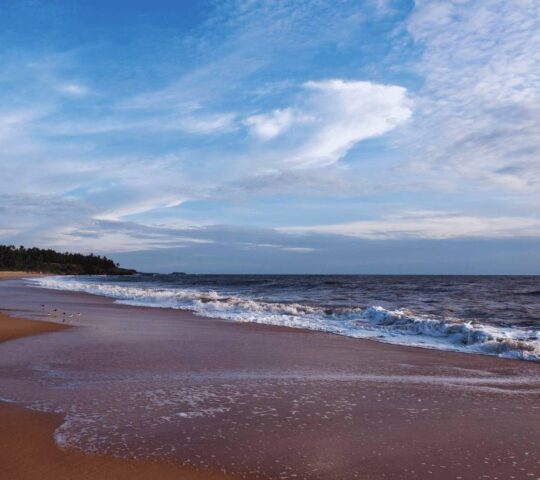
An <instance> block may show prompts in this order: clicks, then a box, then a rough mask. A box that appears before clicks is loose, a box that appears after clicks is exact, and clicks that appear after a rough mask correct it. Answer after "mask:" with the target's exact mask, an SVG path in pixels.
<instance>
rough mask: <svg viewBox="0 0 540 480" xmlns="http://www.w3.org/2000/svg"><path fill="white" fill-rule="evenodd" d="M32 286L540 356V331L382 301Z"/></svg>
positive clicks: (48, 281)
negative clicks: (333, 304) (331, 303)
mask: <svg viewBox="0 0 540 480" xmlns="http://www.w3.org/2000/svg"><path fill="white" fill-rule="evenodd" d="M31 282H32V283H33V284H34V285H37V286H40V287H44V288H51V289H57V290H71V291H78V292H87V293H92V294H96V295H102V296H106V297H110V298H114V299H116V300H117V301H118V302H119V303H125V304H130V305H141V306H150V307H162V308H177V309H188V310H192V311H194V312H195V313H197V314H199V315H203V316H207V317H214V318H223V319H226V320H233V321H240V322H255V323H263V324H271V325H280V326H286V327H293V328H305V329H310V330H317V331H323V332H330V333H335V334H340V335H346V336H349V337H355V338H370V339H375V340H380V341H384V342H389V343H395V344H402V345H411V346H418V347H425V348H436V349H442V350H453V351H461V352H474V353H484V354H490V355H497V356H500V357H506V358H516V359H522V360H532V361H540V332H539V331H538V330H531V329H525V328H519V327H504V326H491V325H486V324H481V323H472V322H463V321H461V320H459V319H448V318H432V317H427V316H424V315H418V314H415V313H413V312H410V311H408V310H405V309H397V310H388V309H385V308H383V307H380V306H372V307H369V308H366V309H361V308H349V309H339V310H331V309H325V308H321V307H315V306H309V305H302V304H298V303H277V302H276V303H273V302H266V301H261V300H256V299H252V298H244V297H240V296H236V295H224V294H219V293H217V292H215V291H212V290H201V289H190V288H159V287H155V286H131V285H118V284H112V283H99V282H96V281H87V280H84V279H78V278H74V277H40V278H34V279H31Z"/></svg>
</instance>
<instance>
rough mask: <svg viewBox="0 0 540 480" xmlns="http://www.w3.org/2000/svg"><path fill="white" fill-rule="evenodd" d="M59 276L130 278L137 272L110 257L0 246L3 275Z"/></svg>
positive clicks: (0, 264)
mask: <svg viewBox="0 0 540 480" xmlns="http://www.w3.org/2000/svg"><path fill="white" fill-rule="evenodd" d="M2 270H20V271H25V272H41V273H57V274H65V275H131V274H133V273H135V270H131V269H127V268H121V267H120V265H119V264H118V263H114V262H113V261H112V260H111V259H109V258H107V257H102V256H99V255H94V254H92V253H91V254H90V255H83V254H81V253H69V252H65V253H60V252H56V251H54V250H51V249H41V248H25V247H23V246H20V247H18V248H17V247H15V246H14V245H0V271H2Z"/></svg>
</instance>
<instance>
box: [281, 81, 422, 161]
mask: <svg viewBox="0 0 540 480" xmlns="http://www.w3.org/2000/svg"><path fill="white" fill-rule="evenodd" d="M305 87H306V89H308V91H310V98H309V100H308V108H309V113H308V115H310V116H313V117H315V119H316V121H315V125H316V126H315V128H314V129H313V131H311V132H310V135H309V137H308V138H307V141H306V142H305V143H304V144H303V145H302V146H301V148H299V149H298V151H296V152H295V153H293V155H292V158H291V161H292V162H294V163H297V164H300V165H303V166H308V165H309V166H312V165H325V164H330V163H334V162H336V161H338V160H339V159H340V158H342V157H343V156H345V154H346V153H347V152H348V150H349V149H350V148H352V147H353V146H354V145H355V144H356V143H358V142H360V141H362V140H366V139H368V138H373V137H378V136H380V135H384V134H385V133H387V132H389V131H390V130H392V129H394V128H395V127H397V126H398V125H399V124H401V123H403V122H405V121H406V120H407V119H408V118H409V117H410V116H411V113H412V111H411V106H410V102H409V100H408V99H407V94H406V93H407V92H406V90H405V88H403V87H399V86H395V85H380V84H375V83H372V82H361V81H344V80H340V79H335V80H325V81H318V82H313V81H312V82H307V83H306V84H305Z"/></svg>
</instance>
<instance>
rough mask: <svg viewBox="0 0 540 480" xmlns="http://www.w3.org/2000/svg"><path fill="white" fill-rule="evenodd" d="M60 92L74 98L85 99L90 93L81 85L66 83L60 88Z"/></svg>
mask: <svg viewBox="0 0 540 480" xmlns="http://www.w3.org/2000/svg"><path fill="white" fill-rule="evenodd" d="M58 90H59V91H60V92H62V93H64V94H66V95H70V96H73V97H84V96H86V95H88V94H89V93H90V89H89V88H88V87H87V86H86V85H82V84H80V83H64V84H62V85H60V86H59V87H58Z"/></svg>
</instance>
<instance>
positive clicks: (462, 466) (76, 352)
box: [0, 281, 540, 479]
mask: <svg viewBox="0 0 540 480" xmlns="http://www.w3.org/2000/svg"><path fill="white" fill-rule="evenodd" d="M43 303H45V304H46V305H47V307H46V308H45V309H44V310H43V311H42V309H41V307H40V305H41V304H43ZM0 305H2V306H3V307H5V308H10V309H11V312H12V313H13V314H14V315H17V316H27V317H31V318H35V319H40V318H41V319H46V318H47V312H48V311H50V308H51V307H52V306H55V308H58V309H59V310H62V311H65V312H67V313H68V314H69V315H73V317H69V318H70V319H69V320H68V323H70V324H73V325H75V326H78V327H80V328H73V329H70V330H67V331H63V332H59V333H54V334H50V335H44V336H41V337H31V338H25V339H21V340H17V341H16V342H7V343H5V344H3V345H2V346H1V347H0V388H1V391H2V392H3V393H6V392H7V393H9V395H11V398H14V399H16V400H17V401H18V402H20V403H21V404H24V405H28V406H35V405H36V402H37V404H39V405H42V406H47V407H48V408H50V407H51V406H54V407H55V408H56V409H58V411H62V412H64V414H65V415H66V417H64V418H62V417H58V416H55V417H54V418H55V421H56V422H61V421H64V423H63V424H62V426H61V427H60V428H59V429H57V433H58V432H61V434H62V435H61V436H59V437H57V440H58V439H59V440H60V441H61V443H62V442H64V443H65V445H66V446H67V447H69V448H70V449H71V451H72V452H73V451H74V449H75V450H76V449H78V448H82V449H84V450H86V451H92V449H95V451H98V452H100V453H108V454H113V455H123V456H130V455H135V456H137V457H138V458H149V459H153V460H157V461H160V462H163V461H167V462H172V463H176V464H181V465H185V466H195V467H200V468H203V467H204V468H210V469H214V470H221V469H223V470H225V471H226V472H228V473H234V474H236V475H237V476H238V477H240V478H306V479H308V478H309V479H348V478H360V479H382V478H390V479H409V478H411V479H413V478H419V479H424V478H437V479H457V478H462V479H476V478H493V479H494V478H499V479H510V478H515V479H522V478H523V479H530V478H540V457H539V452H538V445H540V429H538V428H536V427H535V426H536V425H540V365H538V364H533V363H529V362H521V361H511V360H502V359H498V358H493V357H487V356H480V355H465V354H459V353H445V352H439V351H433V350H427V349H416V348H408V347H400V346H393V345H385V344H381V343H377V342H373V341H364V340H356V339H350V338H345V337H338V336H335V335H328V334H324V333H317V332H306V331H300V330H291V329H285V328H275V327H269V326H265V325H255V324H238V323H230V322H225V321H220V320H215V319H206V318H200V317H196V316H194V315H192V314H190V313H189V312H182V311H174V310H168V309H151V308H139V307H132V306H125V305H118V304H114V303H113V302H112V301H111V300H109V299H105V298H100V297H96V296H92V295H86V294H76V293H71V292H59V291H48V290H44V289H38V288H34V289H30V288H28V287H26V286H24V285H23V284H22V282H20V281H8V282H1V283H0ZM77 313H81V315H80V317H79V316H78V315H77ZM38 339H39V340H38ZM36 384H39V388H36V386H35V385H36ZM39 402H42V403H39ZM32 415H34V413H32ZM35 415H38V414H35ZM46 417H48V415H46ZM43 418H44V417H43ZM66 418H68V420H69V421H66ZM95 419H98V420H95ZM55 425H58V423H56V424H55ZM53 429H54V425H53V426H52V427H51V428H50V429H49V433H50V432H51V430H53ZM81 432H83V433H81ZM73 455H77V454H75V453H73ZM85 458H87V457H85ZM21 478H25V477H21ZM55 478H61V477H55ZM89 478H91V477H89ZM100 478H105V477H103V476H101V477H100ZM114 478H117V477H114ZM118 478H120V477H118ZM131 478H135V477H131ZM156 478H166V477H163V476H161V477H156Z"/></svg>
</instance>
